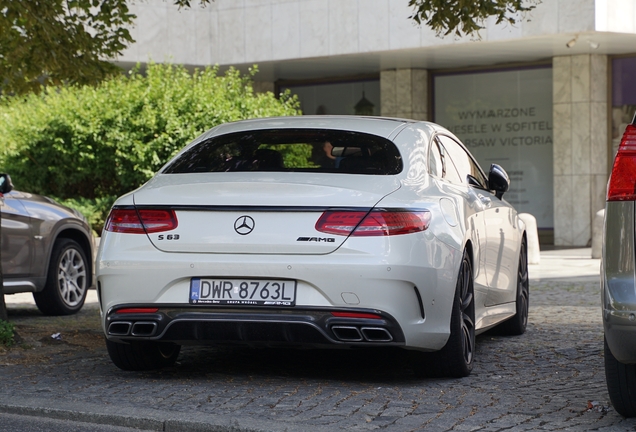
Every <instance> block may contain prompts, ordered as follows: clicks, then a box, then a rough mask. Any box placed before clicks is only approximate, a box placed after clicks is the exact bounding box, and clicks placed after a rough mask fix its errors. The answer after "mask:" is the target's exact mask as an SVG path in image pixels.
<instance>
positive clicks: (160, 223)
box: [105, 208, 179, 234]
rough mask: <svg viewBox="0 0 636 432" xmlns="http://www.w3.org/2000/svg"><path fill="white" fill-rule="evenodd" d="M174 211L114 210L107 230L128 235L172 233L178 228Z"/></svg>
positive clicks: (108, 221) (106, 226) (109, 217)
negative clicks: (171, 231)
mask: <svg viewBox="0 0 636 432" xmlns="http://www.w3.org/2000/svg"><path fill="white" fill-rule="evenodd" d="M178 224H179V223H178V221H177V215H176V214H175V212H174V210H164V209H134V208H133V209H131V208H125V209H123V208H114V209H112V210H111V212H110V214H109V215H108V219H107V220H106V224H105V230H106V231H111V232H118V233H126V234H146V233H147V234H150V233H157V232H162V231H170V230H173V229H175V228H176V227H177V226H178Z"/></svg>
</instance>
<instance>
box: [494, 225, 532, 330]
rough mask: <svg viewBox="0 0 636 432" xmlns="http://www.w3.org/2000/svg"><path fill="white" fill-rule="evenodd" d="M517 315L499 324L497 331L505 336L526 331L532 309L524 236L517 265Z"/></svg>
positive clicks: (526, 248)
mask: <svg viewBox="0 0 636 432" xmlns="http://www.w3.org/2000/svg"><path fill="white" fill-rule="evenodd" d="M515 302H516V313H515V315H514V316H513V317H512V318H510V319H508V320H506V321H504V322H502V323H501V324H499V325H498V326H497V328H496V333H497V334H501V335H505V336H519V335H522V334H524V333H525V332H526V327H527V326H528V311H529V309H530V281H529V278H528V247H527V244H526V239H525V237H524V239H523V241H522V242H521V250H520V251H519V265H518V267H517V296H516V299H515Z"/></svg>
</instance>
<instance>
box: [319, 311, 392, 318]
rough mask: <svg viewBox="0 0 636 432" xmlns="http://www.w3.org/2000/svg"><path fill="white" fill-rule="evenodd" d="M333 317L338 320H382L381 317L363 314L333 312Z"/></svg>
mask: <svg viewBox="0 0 636 432" xmlns="http://www.w3.org/2000/svg"><path fill="white" fill-rule="evenodd" d="M331 315H333V316H335V317H338V318H366V319H382V317H381V316H380V315H376V314H370V313H363V312H331Z"/></svg>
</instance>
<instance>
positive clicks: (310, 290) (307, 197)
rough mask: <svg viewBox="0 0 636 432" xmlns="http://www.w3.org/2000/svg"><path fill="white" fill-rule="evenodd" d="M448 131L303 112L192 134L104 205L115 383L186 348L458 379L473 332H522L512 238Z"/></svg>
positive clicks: (107, 329)
mask: <svg viewBox="0 0 636 432" xmlns="http://www.w3.org/2000/svg"><path fill="white" fill-rule="evenodd" d="M509 184H510V181H509V178H508V176H507V174H506V172H505V171H504V170H503V168H501V167H500V166H498V165H495V164H493V165H492V166H491V167H490V169H489V172H488V174H487V175H486V174H485V173H484V172H483V171H482V169H481V168H480V167H479V165H478V164H477V162H475V159H473V157H472V156H471V155H470V153H469V152H468V151H467V150H466V147H464V145H462V143H461V142H460V141H459V140H458V139H457V138H456V137H455V136H454V135H453V134H452V133H450V132H449V131H447V130H446V129H444V128H442V127H441V126H439V125H436V124H434V123H429V122H417V121H412V120H404V119H392V118H378V117H352V116H299V117H285V118H264V119H256V120H246V121H240V122H236V123H228V124H223V125H220V126H217V127H215V128H213V129H211V130H209V131H208V132H206V133H204V134H203V135H201V136H200V137H198V138H197V139H196V140H194V141H193V142H192V143H191V144H189V145H188V146H186V147H185V148H184V149H183V150H182V151H181V152H179V153H178V154H177V155H176V156H175V157H174V158H173V159H172V160H171V161H169V162H168V163H167V164H166V165H165V166H164V167H163V168H162V169H161V170H160V171H159V172H158V173H157V174H156V175H155V176H154V177H153V178H152V179H151V180H150V181H148V182H147V183H146V184H144V185H143V186H141V187H140V188H139V189H137V190H135V191H133V192H131V193H129V194H127V195H124V196H122V197H121V198H119V199H118V200H117V201H116V203H115V204H114V205H113V208H112V210H111V212H110V215H109V217H108V220H107V222H106V225H105V228H104V232H103V234H102V239H101V243H100V247H99V252H98V257H97V269H96V273H97V290H98V296H99V301H100V308H101V316H102V325H103V331H104V333H105V336H106V345H107V348H108V353H109V355H110V358H111V360H112V361H113V363H114V364H115V365H116V366H118V367H119V368H121V369H124V370H149V369H156V368H161V367H165V366H170V365H173V364H174V363H175V361H176V359H177V357H178V355H179V352H180V348H181V346H182V345H190V344H232V343H237V344H244V345H248V346H292V347H293V346H299V347H312V348H316V347H343V348H356V347H366V348H369V347H401V348H405V349H408V350H415V351H421V352H424V353H425V354H417V356H419V357H421V358H422V359H423V360H424V361H423V362H422V363H421V364H419V365H418V367H417V369H418V370H417V371H416V372H417V373H418V374H419V373H421V374H422V375H433V376H453V377H462V376H466V375H468V374H469V373H470V372H471V370H472V367H473V359H474V354H475V335H476V334H479V333H481V332H484V331H486V330H488V329H491V328H493V327H495V326H497V327H498V331H499V332H500V333H504V334H511V335H519V334H522V333H523V332H524V331H525V328H526V323H527V320H528V298H529V289H528V266H527V258H526V257H527V252H526V244H527V242H526V233H525V226H524V224H523V222H522V221H521V220H520V219H519V217H518V216H517V212H516V211H515V209H514V208H513V207H512V206H511V205H510V204H508V203H507V202H506V201H505V200H504V199H503V198H502V196H503V195H504V193H505V192H506V191H507V190H508V187H509Z"/></svg>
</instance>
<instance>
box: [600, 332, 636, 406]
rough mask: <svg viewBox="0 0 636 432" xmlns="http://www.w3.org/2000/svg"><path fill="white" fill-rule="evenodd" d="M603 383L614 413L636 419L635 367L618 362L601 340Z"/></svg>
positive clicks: (605, 343)
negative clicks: (605, 383)
mask: <svg viewBox="0 0 636 432" xmlns="http://www.w3.org/2000/svg"><path fill="white" fill-rule="evenodd" d="M603 343H604V351H605V381H606V382H607V392H608V393H609V396H610V400H611V401H612V405H613V406H614V409H615V410H616V412H618V413H619V414H620V415H622V416H623V417H636V365H633V364H624V363H621V362H619V361H618V360H617V359H616V357H614V355H613V354H612V352H611V351H610V349H609V346H607V340H605V338H603Z"/></svg>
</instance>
